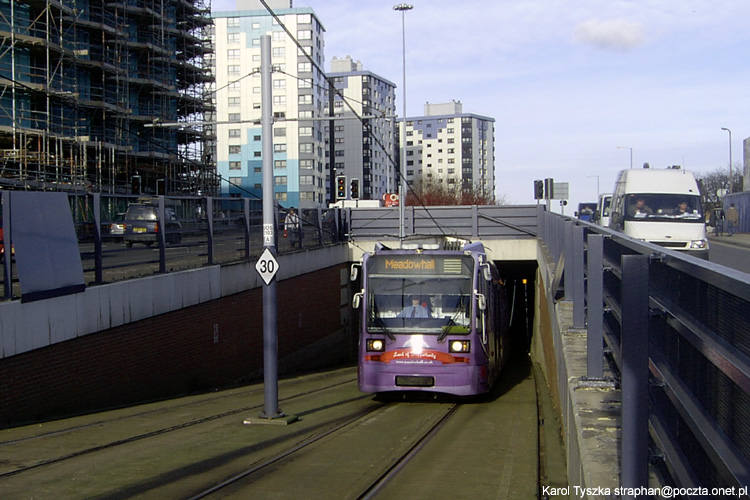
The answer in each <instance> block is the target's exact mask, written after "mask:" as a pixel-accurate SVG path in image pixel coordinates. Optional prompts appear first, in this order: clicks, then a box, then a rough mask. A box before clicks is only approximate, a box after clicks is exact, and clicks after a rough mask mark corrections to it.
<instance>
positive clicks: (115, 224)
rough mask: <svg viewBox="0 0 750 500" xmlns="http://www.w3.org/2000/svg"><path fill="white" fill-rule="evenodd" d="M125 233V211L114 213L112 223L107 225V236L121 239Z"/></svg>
mask: <svg viewBox="0 0 750 500" xmlns="http://www.w3.org/2000/svg"><path fill="white" fill-rule="evenodd" d="M124 235H125V212H121V213H119V214H117V215H115V218H114V219H113V220H112V223H111V224H110V225H109V237H110V238H112V239H121V238H122V237H123V236H124Z"/></svg>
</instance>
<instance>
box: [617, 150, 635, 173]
mask: <svg viewBox="0 0 750 500" xmlns="http://www.w3.org/2000/svg"><path fill="white" fill-rule="evenodd" d="M617 149H629V150H630V168H633V148H629V147H627V146H617Z"/></svg>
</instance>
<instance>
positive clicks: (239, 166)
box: [229, 161, 242, 170]
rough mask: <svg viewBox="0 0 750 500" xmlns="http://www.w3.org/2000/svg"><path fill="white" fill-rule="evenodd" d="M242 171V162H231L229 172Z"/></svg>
mask: <svg viewBox="0 0 750 500" xmlns="http://www.w3.org/2000/svg"><path fill="white" fill-rule="evenodd" d="M241 169H242V162H241V161H230V162H229V170H241Z"/></svg>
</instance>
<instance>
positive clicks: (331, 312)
mask: <svg viewBox="0 0 750 500" xmlns="http://www.w3.org/2000/svg"><path fill="white" fill-rule="evenodd" d="M344 268H345V266H334V267H330V268H327V269H322V270H319V271H316V272H313V273H309V274H304V275H301V276H297V277H295V278H291V279H287V280H284V281H281V282H278V284H277V302H278V306H277V308H278V318H277V325H278V328H277V329H278V336H279V339H278V348H279V353H278V356H279V359H283V358H284V357H285V356H288V355H291V354H293V353H294V352H296V351H298V350H299V349H302V348H304V347H307V346H310V345H311V344H314V343H315V342H317V341H320V340H321V339H324V338H326V337H328V336H330V335H333V334H336V333H337V332H340V331H341V329H342V328H344V327H345V326H344V325H341V316H342V315H341V308H342V307H348V306H347V305H343V306H342V304H341V288H342V285H341V284H340V283H341V270H342V269H344ZM343 286H344V287H346V286H348V285H343ZM262 297H263V291H262V289H261V288H257V289H253V290H249V291H246V292H242V293H239V294H236V295H232V296H228V297H225V298H222V299H219V300H214V301H211V302H207V303H205V304H201V305H197V306H193V307H189V308H185V309H181V310H179V311H175V312H171V313H167V314H162V315H160V316H155V317H153V318H149V319H146V320H143V321H138V322H135V323H130V324H127V325H123V326H121V327H118V328H112V329H110V330H106V331H102V332H99V333H95V334H91V335H86V336H84V337H80V338H78V339H74V340H70V341H67V342H62V343H59V344H55V345H52V346H49V347H46V348H43V349H37V350H34V351H31V352H27V353H24V354H19V355H16V356H11V357H9V358H6V359H4V360H2V361H0V381H2V382H1V383H0V426H9V425H15V424H18V423H22V422H29V421H34V420H40V419H49V418H54V417H59V416H64V415H70V414H77V413H85V412H89V411H94V410H98V409H103V408H108V407H114V406H121V405H128V404H134V403H138V402H143V401H147V400H153V399H160V398H167V397H172V396H176V395H180V394H185V393H190V392H196V391H204V390H210V389H214V388H219V387H226V386H230V385H234V384H241V383H247V382H251V381H255V380H257V379H258V377H259V376H260V373H261V370H262V368H263V318H262V310H263V299H262ZM351 335H355V334H354V333H351ZM349 347H350V346H348V345H345V346H341V350H340V351H338V352H333V353H332V352H330V349H329V350H327V352H326V353H320V356H327V359H328V360H330V361H351V360H352V359H353V358H351V357H350V355H351V354H350V353H349V352H348V350H349V349H348V348H349Z"/></svg>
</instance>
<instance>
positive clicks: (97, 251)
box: [92, 193, 103, 284]
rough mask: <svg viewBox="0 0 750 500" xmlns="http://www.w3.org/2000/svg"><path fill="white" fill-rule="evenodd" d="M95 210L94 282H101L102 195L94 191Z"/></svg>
mask: <svg viewBox="0 0 750 500" xmlns="http://www.w3.org/2000/svg"><path fill="white" fill-rule="evenodd" d="M92 202H93V205H94V207H93V212H94V282H95V283H97V284H101V282H102V281H103V272H102V195H101V193H93V196H92Z"/></svg>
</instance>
